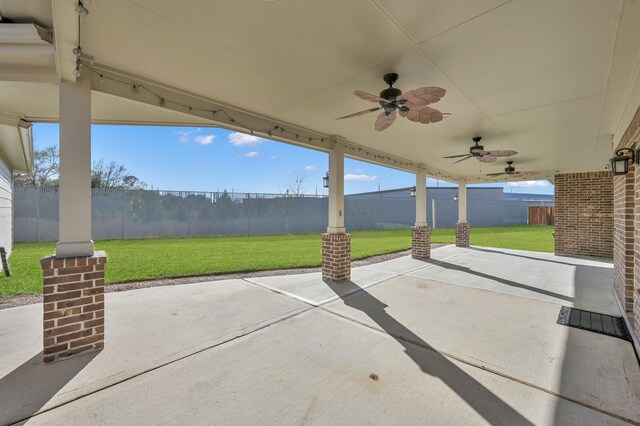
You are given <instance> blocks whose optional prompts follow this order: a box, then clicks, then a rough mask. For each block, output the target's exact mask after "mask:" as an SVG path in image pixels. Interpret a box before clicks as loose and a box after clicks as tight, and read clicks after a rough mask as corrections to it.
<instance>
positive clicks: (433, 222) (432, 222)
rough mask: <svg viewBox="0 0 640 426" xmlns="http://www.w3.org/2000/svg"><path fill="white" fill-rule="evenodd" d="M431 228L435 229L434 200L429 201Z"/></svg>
mask: <svg viewBox="0 0 640 426" xmlns="http://www.w3.org/2000/svg"><path fill="white" fill-rule="evenodd" d="M431 228H432V229H436V199H435V198H432V199H431Z"/></svg>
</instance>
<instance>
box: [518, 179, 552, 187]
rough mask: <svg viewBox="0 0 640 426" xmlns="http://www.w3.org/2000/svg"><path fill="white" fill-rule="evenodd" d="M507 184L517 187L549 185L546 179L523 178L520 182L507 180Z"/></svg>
mask: <svg viewBox="0 0 640 426" xmlns="http://www.w3.org/2000/svg"><path fill="white" fill-rule="evenodd" d="M507 186H511V187H519V188H535V187H540V186H551V184H550V183H549V182H548V181H546V180H524V181H521V182H509V183H508V184H507Z"/></svg>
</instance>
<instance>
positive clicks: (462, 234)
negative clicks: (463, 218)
mask: <svg viewBox="0 0 640 426" xmlns="http://www.w3.org/2000/svg"><path fill="white" fill-rule="evenodd" d="M469 232H471V229H470V225H469V224H468V223H467V222H464V223H462V222H460V223H456V247H469Z"/></svg>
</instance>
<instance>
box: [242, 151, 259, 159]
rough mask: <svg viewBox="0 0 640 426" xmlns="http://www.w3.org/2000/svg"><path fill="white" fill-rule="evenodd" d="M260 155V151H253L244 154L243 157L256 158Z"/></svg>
mask: <svg viewBox="0 0 640 426" xmlns="http://www.w3.org/2000/svg"><path fill="white" fill-rule="evenodd" d="M259 155H260V153H259V152H258V151H251V152H247V153H246V154H244V155H243V157H249V158H256V157H257V156H259Z"/></svg>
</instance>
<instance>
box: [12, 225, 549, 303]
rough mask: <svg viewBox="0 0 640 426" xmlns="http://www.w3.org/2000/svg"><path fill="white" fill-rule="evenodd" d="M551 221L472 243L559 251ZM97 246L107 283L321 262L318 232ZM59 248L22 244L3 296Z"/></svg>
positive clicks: (393, 233) (396, 233) (26, 285)
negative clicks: (105, 257)
mask: <svg viewBox="0 0 640 426" xmlns="http://www.w3.org/2000/svg"><path fill="white" fill-rule="evenodd" d="M552 232H553V227H551V226H509V227H500V228H471V244H472V245H478V246H485V247H497V248H514V249H523V250H534V251H547V252H552V251H553V238H552V236H551V233H552ZM454 235H455V234H454V230H453V229H434V230H433V231H432V235H431V241H432V242H433V243H453V242H454V241H455V236H454ZM410 247H411V231H410V230H408V229H394V230H385V231H358V232H353V233H352V242H351V255H352V258H353V259H362V258H365V257H369V256H373V255H376V254H382V253H389V252H394V251H400V250H405V249H408V248H410ZM96 250H104V251H106V252H107V254H108V255H109V260H108V262H107V267H106V273H105V279H106V282H107V284H113V283H119V282H126V281H140V280H147V279H154V278H161V277H176V276H189V275H205V274H221V273H229V272H243V271H258V270H265V269H284V268H296V267H302V266H320V264H321V240H320V236H319V235H318V234H295V235H267V236H252V237H203V238H157V239H140V240H104V241H97V242H96ZM54 251H55V243H53V242H48V243H17V244H16V245H15V247H14V250H13V252H12V254H11V257H10V259H9V263H10V266H11V272H12V276H11V277H10V278H5V277H4V274H2V275H1V276H2V278H1V279H0V296H7V295H15V294H23V293H30V294H37V293H40V292H41V291H42V271H41V270H40V264H39V260H40V259H41V258H43V257H44V256H46V255H48V254H51V253H53V252H54Z"/></svg>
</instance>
